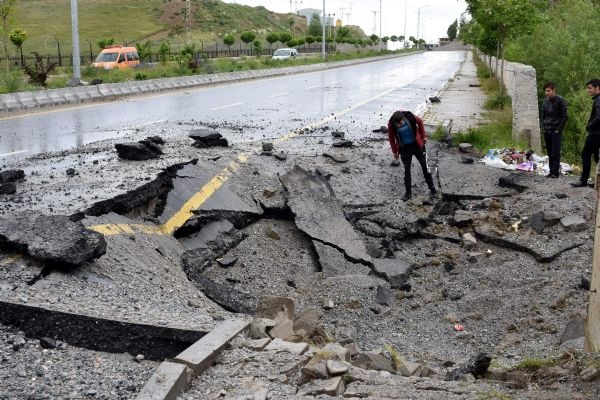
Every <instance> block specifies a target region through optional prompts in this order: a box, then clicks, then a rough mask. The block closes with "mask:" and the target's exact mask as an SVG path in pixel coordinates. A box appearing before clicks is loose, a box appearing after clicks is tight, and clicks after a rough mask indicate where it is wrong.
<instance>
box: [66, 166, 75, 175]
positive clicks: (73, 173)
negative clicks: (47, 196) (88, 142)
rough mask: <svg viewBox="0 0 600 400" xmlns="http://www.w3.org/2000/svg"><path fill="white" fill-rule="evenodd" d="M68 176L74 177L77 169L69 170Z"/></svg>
mask: <svg viewBox="0 0 600 400" xmlns="http://www.w3.org/2000/svg"><path fill="white" fill-rule="evenodd" d="M67 175H68V176H74V175H75V169H74V168H67Z"/></svg>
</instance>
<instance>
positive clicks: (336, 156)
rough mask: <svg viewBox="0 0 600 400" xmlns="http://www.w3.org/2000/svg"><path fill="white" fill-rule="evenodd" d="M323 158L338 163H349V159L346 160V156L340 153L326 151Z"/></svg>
mask: <svg viewBox="0 0 600 400" xmlns="http://www.w3.org/2000/svg"><path fill="white" fill-rule="evenodd" d="M323 156H324V157H328V158H331V159H332V160H333V161H335V162H336V163H345V162H348V159H347V158H346V156H345V155H343V154H339V153H333V152H329V151H326V152H325V153H323Z"/></svg>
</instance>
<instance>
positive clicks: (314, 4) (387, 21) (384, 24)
mask: <svg viewBox="0 0 600 400" xmlns="http://www.w3.org/2000/svg"><path fill="white" fill-rule="evenodd" d="M225 2H226V3H238V4H245V5H249V6H264V7H265V8H267V9H269V10H272V11H275V12H290V1H288V0H225ZM380 3H381V10H382V13H381V36H392V35H396V36H401V35H404V29H405V23H404V22H405V14H406V37H409V36H415V37H416V36H417V20H418V18H417V15H418V9H419V8H421V29H420V31H421V32H422V33H421V34H420V35H419V36H420V37H422V38H423V39H425V40H426V41H427V42H437V40H438V38H440V37H446V36H447V34H446V31H447V30H448V26H450V24H451V23H452V22H454V20H455V19H459V18H460V14H461V13H462V12H464V11H465V10H466V8H467V6H466V4H465V2H464V0H410V1H406V0H326V1H325V12H326V13H327V14H329V13H335V18H336V19H338V18H339V17H340V15H341V14H342V8H343V9H344V10H343V14H344V15H343V18H342V20H343V24H344V25H346V24H350V25H358V26H360V27H361V28H362V29H363V30H364V31H365V33H366V34H368V35H370V34H372V33H375V34H376V35H377V36H379V32H380V26H379V20H380V18H379V17H380V15H379V4H380ZM405 5H406V13H405V12H404V9H405ZM302 8H316V9H319V10H320V9H322V8H323V1H322V0H302V1H300V0H297V1H296V0H294V1H292V6H291V10H292V11H295V10H296V9H302ZM373 11H377V14H375V17H374V16H373ZM348 14H350V15H348ZM374 27H375V31H374V30H373V28H374Z"/></svg>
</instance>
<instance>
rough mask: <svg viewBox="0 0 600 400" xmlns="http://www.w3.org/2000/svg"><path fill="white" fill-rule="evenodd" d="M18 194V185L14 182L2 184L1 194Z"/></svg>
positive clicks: (0, 186) (0, 185)
mask: <svg viewBox="0 0 600 400" xmlns="http://www.w3.org/2000/svg"><path fill="white" fill-rule="evenodd" d="M15 193H17V185H16V184H15V183H14V182H6V183H0V194H15Z"/></svg>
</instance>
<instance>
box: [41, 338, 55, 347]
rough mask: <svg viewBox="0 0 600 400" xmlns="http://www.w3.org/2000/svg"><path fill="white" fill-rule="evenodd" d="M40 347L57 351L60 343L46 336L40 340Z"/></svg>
mask: <svg viewBox="0 0 600 400" xmlns="http://www.w3.org/2000/svg"><path fill="white" fill-rule="evenodd" d="M40 346H42V347H43V348H44V349H55V348H57V347H58V343H57V341H56V340H54V339H52V338H49V337H47V336H44V337H43V338H41V339H40Z"/></svg>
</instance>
